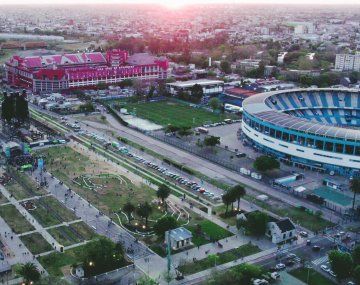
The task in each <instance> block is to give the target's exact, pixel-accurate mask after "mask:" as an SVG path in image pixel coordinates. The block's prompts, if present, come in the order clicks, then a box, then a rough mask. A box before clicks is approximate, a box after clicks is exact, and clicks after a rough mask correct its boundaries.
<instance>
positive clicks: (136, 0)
mask: <svg viewBox="0 0 360 285" xmlns="http://www.w3.org/2000/svg"><path fill="white" fill-rule="evenodd" d="M124 4H125V5H154V4H155V5H161V6H165V7H168V8H174V9H177V8H182V7H186V6H193V5H214V4H216V5H222V4H224V5H228V4H232V5H242V4H244V5H251V4H254V5H286V6H305V5H306V6H308V5H311V6H329V5H330V6H339V5H341V6H353V5H360V0H348V1H346V2H345V3H344V1H340V0H313V1H312V0H294V1H291V3H289V2H288V1H287V0H225V1H222V0H175V1H168V0H158V1H156V0H132V1H131V0H102V1H101V0H75V1H72V0H14V1H11V3H9V1H8V0H0V5H2V6H18V5H21V6H29V5H40V6H46V5H58V6H61V5H86V6H90V5H124Z"/></svg>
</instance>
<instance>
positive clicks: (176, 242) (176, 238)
mask: <svg viewBox="0 0 360 285" xmlns="http://www.w3.org/2000/svg"><path fill="white" fill-rule="evenodd" d="M191 240H192V233H191V232H190V231H189V230H188V229H186V228H184V227H179V228H176V229H173V230H169V231H166V232H165V243H168V242H170V244H171V248H172V249H173V250H178V249H181V248H184V247H187V246H190V245H191V244H192V243H191Z"/></svg>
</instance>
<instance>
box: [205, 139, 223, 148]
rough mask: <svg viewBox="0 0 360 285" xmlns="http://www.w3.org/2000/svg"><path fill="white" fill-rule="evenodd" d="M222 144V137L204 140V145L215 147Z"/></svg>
mask: <svg viewBox="0 0 360 285" xmlns="http://www.w3.org/2000/svg"><path fill="white" fill-rule="evenodd" d="M218 144H220V137H214V136H209V137H206V138H204V145H206V146H210V147H214V146H216V145H218Z"/></svg>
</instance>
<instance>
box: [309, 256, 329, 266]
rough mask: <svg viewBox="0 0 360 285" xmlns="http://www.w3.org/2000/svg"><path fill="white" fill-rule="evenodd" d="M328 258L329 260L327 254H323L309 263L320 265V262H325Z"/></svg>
mask: <svg viewBox="0 0 360 285" xmlns="http://www.w3.org/2000/svg"><path fill="white" fill-rule="evenodd" d="M328 260H329V257H328V256H327V255H325V256H323V257H320V258H318V259H315V260H313V261H312V262H311V263H312V264H314V265H320V264H323V263H325V262H327V261H328Z"/></svg>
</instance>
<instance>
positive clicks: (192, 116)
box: [124, 101, 228, 127]
mask: <svg viewBox="0 0 360 285" xmlns="http://www.w3.org/2000/svg"><path fill="white" fill-rule="evenodd" d="M124 107H125V108H126V109H127V110H128V112H135V113H136V115H137V116H138V117H140V118H143V119H147V120H149V121H151V122H154V123H156V124H158V125H162V126H166V125H168V124H171V125H173V126H178V127H188V126H191V127H197V126H201V125H203V124H204V123H209V122H210V123H215V122H220V121H223V120H224V119H226V118H228V115H224V114H216V113H212V112H210V111H207V110H204V109H200V108H193V107H190V106H189V105H187V104H182V103H177V102H172V101H160V102H148V103H127V104H126V105H125V106H124Z"/></svg>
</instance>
